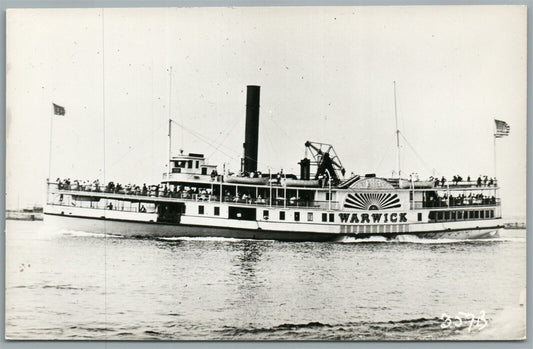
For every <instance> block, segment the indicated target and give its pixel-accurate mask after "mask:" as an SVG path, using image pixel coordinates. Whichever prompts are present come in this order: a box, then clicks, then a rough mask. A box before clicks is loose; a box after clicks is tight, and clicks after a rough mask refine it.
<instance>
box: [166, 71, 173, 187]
mask: <svg viewBox="0 0 533 349" xmlns="http://www.w3.org/2000/svg"><path fill="white" fill-rule="evenodd" d="M171 108H172V66H170V69H169V86H168V168H167V181H170V167H171V164H172V161H171V158H172V119H171V113H172V109H171Z"/></svg>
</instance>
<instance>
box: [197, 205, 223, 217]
mask: <svg viewBox="0 0 533 349" xmlns="http://www.w3.org/2000/svg"><path fill="white" fill-rule="evenodd" d="M198 214H205V207H204V206H203V205H200V206H198ZM213 214H214V215H215V216H220V207H218V206H215V207H214V208H213Z"/></svg>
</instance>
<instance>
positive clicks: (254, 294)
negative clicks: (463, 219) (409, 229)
mask: <svg viewBox="0 0 533 349" xmlns="http://www.w3.org/2000/svg"><path fill="white" fill-rule="evenodd" d="M7 230H8V233H7V246H6V250H7V263H6V286H7V289H6V297H7V302H6V335H7V336H8V337H10V338H18V339H24V338H33V339H37V338H41V339H164V340H179V339H200V340H206V339H226V340H230V339H270V340H272V339H276V340H278V339H321V340H358V339H359V340H361V339H364V340H367V339H371V340H376V339H453V338H459V339H471V338H472V339H483V338H484V336H486V337H487V338H489V337H490V338H511V337H512V338H516V337H519V336H520V333H523V331H522V330H523V329H522V326H523V322H521V319H522V318H523V317H522V314H523V307H520V306H519V305H518V304H517V302H518V297H519V295H520V292H521V291H522V290H523V289H524V287H525V246H526V245H525V231H513V232H505V234H504V235H502V237H501V238H497V239H490V240H485V241H477V240H476V241H461V240H459V241H447V240H424V239H412V240H409V239H405V241H390V242H383V241H379V242H378V241H369V242H367V243H361V242H359V241H357V242H356V241H343V242H340V243H311V242H307V243H287V242H276V241H252V240H238V239H222V238H213V239H211V238H162V239H127V238H120V237H103V236H101V235H93V234H85V233H83V232H49V231H46V230H43V229H42V227H41V223H39V222H15V221H8V225H7ZM481 311H484V312H486V314H487V319H488V326H487V328H484V329H482V330H477V329H475V328H474V330H469V329H468V327H465V326H464V324H461V326H456V327H449V328H444V329H443V328H442V326H441V325H442V321H443V320H442V319H441V315H442V314H443V313H447V314H450V315H453V314H457V313H459V312H468V313H476V314H478V313H479V312H481ZM509 314H511V315H509ZM502 318H505V319H509V318H514V319H516V321H515V322H509V321H506V322H505V323H506V324H507V325H505V326H503V325H499V324H502V323H503V321H501V319H502ZM509 323H511V324H512V325H509ZM521 331H522V332H521Z"/></svg>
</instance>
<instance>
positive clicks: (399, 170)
mask: <svg viewBox="0 0 533 349" xmlns="http://www.w3.org/2000/svg"><path fill="white" fill-rule="evenodd" d="M393 83H394V119H395V120H396V155H397V159H396V163H397V168H398V178H400V174H401V171H402V167H401V162H400V129H399V128H398V108H397V107H396V81H393Z"/></svg>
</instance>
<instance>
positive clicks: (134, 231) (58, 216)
mask: <svg viewBox="0 0 533 349" xmlns="http://www.w3.org/2000/svg"><path fill="white" fill-rule="evenodd" d="M45 211H46V212H45V223H46V224H47V225H48V226H50V227H52V228H54V229H58V230H65V231H81V232H88V233H97V234H109V235H118V236H125V237H143V238H157V237H223V238H238V239H264V240H280V241H342V240H343V239H344V238H345V237H352V238H356V239H368V238H371V237H373V236H380V237H385V238H387V239H394V238H397V237H398V236H407V235H414V236H417V237H419V238H428V239H478V238H487V237H494V236H497V233H498V230H499V229H500V228H501V227H502V226H501V220H499V219H494V220H483V221H479V222H475V224H472V223H474V222H469V223H470V224H468V225H466V224H464V222H450V223H423V224H420V223H411V224H401V225H397V226H385V225H383V224H371V225H367V224H361V225H357V224H329V223H327V224H320V223H314V224H309V223H295V222H293V223H281V222H268V221H254V222H250V221H242V220H232V219H222V218H221V219H216V218H204V217H182V222H180V223H176V222H172V223H171V222H158V221H157V215H155V214H148V213H131V212H120V211H102V210H96V209H85V208H68V207H62V206H53V205H50V206H47V207H46V210H45ZM461 223H463V224H461Z"/></svg>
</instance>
